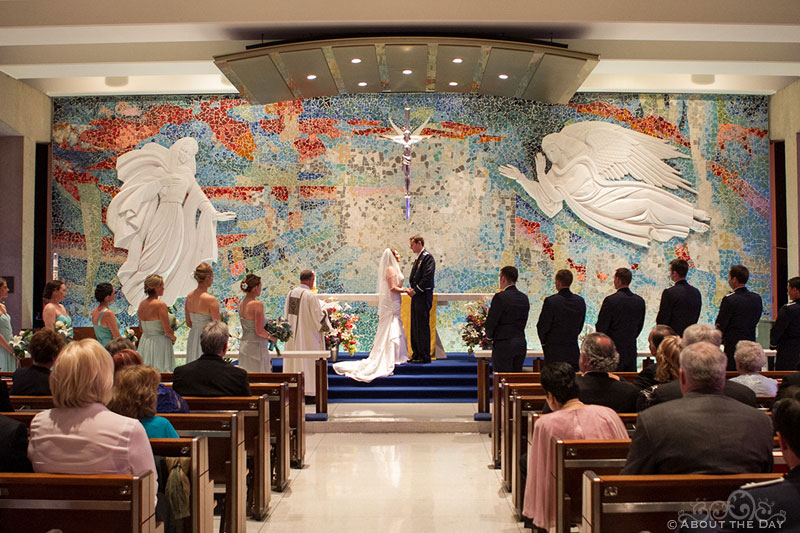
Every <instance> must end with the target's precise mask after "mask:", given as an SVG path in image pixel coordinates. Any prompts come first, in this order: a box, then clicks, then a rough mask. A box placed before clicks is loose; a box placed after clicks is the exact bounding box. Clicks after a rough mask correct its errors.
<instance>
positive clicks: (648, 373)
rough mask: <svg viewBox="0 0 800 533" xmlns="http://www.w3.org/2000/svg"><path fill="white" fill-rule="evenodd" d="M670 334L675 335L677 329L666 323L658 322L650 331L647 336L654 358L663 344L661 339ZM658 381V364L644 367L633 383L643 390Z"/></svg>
mask: <svg viewBox="0 0 800 533" xmlns="http://www.w3.org/2000/svg"><path fill="white" fill-rule="evenodd" d="M670 335H675V330H674V329H672V328H671V327H669V326H667V325H665V324H658V325H657V326H656V327H654V328H653V329H652V330H651V331H650V335H648V336H647V344H648V347H649V348H650V355H651V356H652V357H653V359H655V358H656V351H657V350H658V346H659V345H660V344H661V341H662V340H664V338H665V337H668V336H670ZM657 383H658V381H657V380H656V365H650V366H646V367H644V368H643V369H642V371H641V372H639V375H638V376H636V379H635V380H634V381H633V384H634V385H635V386H636V387H638V388H639V389H642V390H644V389H648V388H650V387H652V386H653V385H655V384H657Z"/></svg>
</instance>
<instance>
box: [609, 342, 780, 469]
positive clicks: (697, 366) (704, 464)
mask: <svg viewBox="0 0 800 533" xmlns="http://www.w3.org/2000/svg"><path fill="white" fill-rule="evenodd" d="M727 361H728V360H727V357H726V356H725V354H724V353H722V351H721V350H720V349H719V348H718V347H716V346H714V345H713V344H710V343H707V342H698V343H695V344H692V345H690V346H688V347H685V348H684V349H683V351H682V352H681V355H680V378H679V385H680V388H681V390H682V391H683V394H684V395H683V397H682V398H679V399H676V400H673V401H670V402H666V403H663V404H661V405H655V406H653V407H650V408H649V409H646V410H645V411H642V412H641V413H639V417H638V419H637V422H636V432H635V433H634V435H633V439H632V440H631V447H630V450H629V452H628V459H627V462H626V465H625V468H624V469H623V470H622V472H621V473H622V474H623V475H627V474H744V473H757V472H772V462H773V459H772V424H771V423H770V420H769V417H768V416H767V415H765V414H764V413H762V412H761V411H759V410H758V409H755V408H753V407H749V406H747V405H743V404H742V403H741V402H737V401H736V400H734V399H733V398H729V397H727V396H725V395H723V394H722V389H723V386H724V384H725V369H726V367H727ZM668 385H669V384H668ZM664 386H667V385H664ZM660 388H663V386H662V387H660Z"/></svg>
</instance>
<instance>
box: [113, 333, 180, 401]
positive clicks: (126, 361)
mask: <svg viewBox="0 0 800 533" xmlns="http://www.w3.org/2000/svg"><path fill="white" fill-rule="evenodd" d="M109 347H110V348H111V349H110V350H109ZM106 350H108V352H109V353H110V354H111V356H112V357H113V358H114V374H115V375H116V373H117V372H119V371H120V370H121V369H122V368H125V367H126V366H130V365H141V364H143V363H142V356H141V355H139V352H137V351H136V349H135V346H134V344H133V343H132V342H131V341H130V340H128V339H126V338H124V337H120V338H118V339H114V340H112V341H111V342H109V343H108V344H107V345H106ZM160 379H161V378H160V375H159V381H160ZM157 392H158V399H157V401H156V412H157V413H188V412H189V405H188V404H187V403H186V400H184V399H183V397H182V396H181V395H180V394H178V393H177V392H175V391H174V390H172V388H171V387H167V386H166V385H164V384H163V383H160V382H159V384H158V389H157Z"/></svg>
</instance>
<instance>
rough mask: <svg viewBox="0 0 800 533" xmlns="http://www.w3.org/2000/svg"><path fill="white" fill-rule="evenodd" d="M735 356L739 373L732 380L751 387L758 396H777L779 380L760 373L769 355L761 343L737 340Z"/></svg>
mask: <svg viewBox="0 0 800 533" xmlns="http://www.w3.org/2000/svg"><path fill="white" fill-rule="evenodd" d="M733 358H734V360H735V361H736V371H737V372H739V375H738V376H736V377H735V378H731V381H734V382H736V383H740V384H742V385H744V386H745V387H750V388H751V389H753V392H754V393H755V394H756V396H775V394H776V393H777V392H778V381H777V380H775V379H772V378H768V377H767V376H763V375H761V374H759V371H761V369H762V368H764V366H765V365H766V364H767V356H766V355H765V354H764V348H762V347H761V345H760V344H758V343H757V342H754V341H739V342H737V343H736V351H735V352H734V354H733Z"/></svg>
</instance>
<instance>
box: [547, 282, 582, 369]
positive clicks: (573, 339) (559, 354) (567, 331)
mask: <svg viewBox="0 0 800 533" xmlns="http://www.w3.org/2000/svg"><path fill="white" fill-rule="evenodd" d="M585 318H586V302H584V301H583V298H581V297H580V296H578V295H577V294H573V293H572V292H571V291H570V290H569V289H561V290H560V291H558V292H557V293H556V294H553V295H552V296H548V297H547V298H545V299H544V304H542V312H541V314H540V315H539V321H538V322H537V323H536V331H537V333H538V334H539V340H540V341H541V343H542V351H543V352H544V362H545V363H553V362H556V361H566V362H567V363H570V364H571V365H572V366H573V367H575V368H576V369H577V368H578V358H579V357H580V349H579V347H578V335H580V333H581V331H582V330H583V321H584V319H585Z"/></svg>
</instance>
